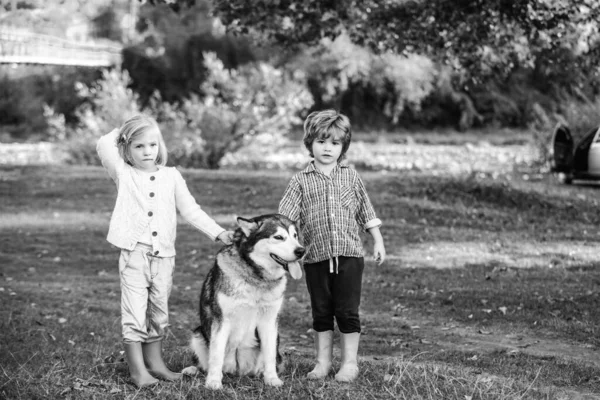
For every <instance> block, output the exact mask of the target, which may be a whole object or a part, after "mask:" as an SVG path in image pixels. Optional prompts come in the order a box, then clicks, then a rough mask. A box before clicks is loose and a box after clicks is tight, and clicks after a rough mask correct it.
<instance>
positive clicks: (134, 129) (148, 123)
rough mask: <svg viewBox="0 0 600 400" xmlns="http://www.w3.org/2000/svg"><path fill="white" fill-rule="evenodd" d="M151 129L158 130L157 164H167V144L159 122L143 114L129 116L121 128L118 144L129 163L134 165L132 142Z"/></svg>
mask: <svg viewBox="0 0 600 400" xmlns="http://www.w3.org/2000/svg"><path fill="white" fill-rule="evenodd" d="M149 129H156V131H157V132H158V156H157V157H156V164H157V165H162V166H164V165H166V164H167V146H166V145H165V141H164V139H163V136H162V132H161V131H160V128H159V126H158V123H156V121H155V120H154V118H151V117H148V116H146V115H141V114H140V115H136V116H135V117H131V118H129V119H128V120H127V121H125V122H124V123H123V125H121V127H120V128H119V138H118V139H117V146H118V148H119V154H120V155H121V157H123V160H125V162H127V164H129V165H133V160H132V159H131V152H130V146H131V142H132V141H133V139H134V138H135V137H137V136H138V135H141V134H142V133H144V132H146V131H148V130H149Z"/></svg>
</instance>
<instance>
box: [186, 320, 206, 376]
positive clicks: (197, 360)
mask: <svg viewBox="0 0 600 400" xmlns="http://www.w3.org/2000/svg"><path fill="white" fill-rule="evenodd" d="M190 349H191V350H192V353H193V356H192V360H193V361H194V364H195V365H196V366H197V367H198V368H200V369H202V370H203V371H206V370H207V369H208V346H207V344H206V340H204V337H203V336H202V329H201V327H200V326H198V327H197V328H196V329H194V331H193V332H192V337H191V338H190Z"/></svg>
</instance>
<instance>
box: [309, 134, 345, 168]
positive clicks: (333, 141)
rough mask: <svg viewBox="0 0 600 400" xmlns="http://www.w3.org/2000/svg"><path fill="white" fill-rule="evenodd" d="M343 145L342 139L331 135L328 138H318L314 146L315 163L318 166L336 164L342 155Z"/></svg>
mask: <svg viewBox="0 0 600 400" xmlns="http://www.w3.org/2000/svg"><path fill="white" fill-rule="evenodd" d="M342 145H343V143H342V139H341V138H338V137H336V136H334V135H329V137H328V138H323V137H319V138H316V139H315V141H314V142H313V144H312V152H313V156H314V159H315V163H316V164H317V165H318V166H330V165H331V164H336V163H337V162H338V160H339V158H340V155H341V154H342V147H343V146H342Z"/></svg>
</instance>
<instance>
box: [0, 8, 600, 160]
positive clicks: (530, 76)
mask: <svg viewBox="0 0 600 400" xmlns="http://www.w3.org/2000/svg"><path fill="white" fill-rule="evenodd" d="M11 3H12V2H7V1H2V2H0V7H3V8H4V9H5V10H8V11H10V12H6V13H4V14H2V15H0V23H3V24H4V23H10V24H12V25H17V26H35V27H36V30H38V31H39V32H43V33H48V34H55V35H63V36H64V35H66V36H71V37H73V38H76V37H79V36H85V38H86V40H92V39H93V40H112V41H117V42H120V43H122V44H123V45H124V49H123V65H122V66H121V68H117V69H116V70H115V71H117V72H115V71H112V72H101V71H92V70H89V69H72V70H69V69H52V68H40V67H20V68H19V71H18V72H15V71H14V69H10V68H0V85H1V86H2V89H3V90H2V91H1V94H0V129H1V132H4V134H3V135H2V134H0V138H2V140H9V141H10V140H21V141H23V140H39V139H54V140H59V139H57V138H66V139H67V140H71V139H72V140H73V141H75V142H77V141H79V142H80V143H82V142H84V141H85V140H91V138H89V137H87V136H85V134H84V133H83V132H84V131H85V130H86V129H88V133H89V134H93V135H95V134H98V132H99V131H98V130H94V129H91V130H89V128H88V124H89V119H90V118H92V117H91V116H90V113H93V112H94V110H95V109H96V108H97V107H99V106H98V104H95V105H94V104H92V103H94V102H96V103H102V102H103V101H101V100H99V99H96V98H93V96H92V97H90V96H89V95H82V94H81V92H80V91H79V89H80V88H81V85H84V86H86V87H98V86H102V85H103V84H104V83H101V82H100V81H98V79H100V78H101V77H102V78H101V79H104V80H106V78H107V77H108V76H112V75H110V74H115V73H116V74H121V72H118V71H120V70H122V71H126V72H127V78H126V79H124V80H123V81H122V82H121V84H122V85H125V86H126V88H128V89H131V90H132V94H131V99H129V100H127V101H130V102H132V103H131V104H130V105H129V108H125V110H129V109H132V110H136V112H149V113H157V116H158V117H159V118H161V119H164V121H170V122H168V124H167V126H166V128H168V129H169V131H172V132H178V133H176V134H174V135H175V136H177V139H178V140H181V141H182V142H183V143H186V145H185V146H183V147H182V148H181V149H177V150H176V149H175V148H173V160H174V161H175V160H176V161H177V162H178V163H183V164H185V165H190V166H191V165H204V166H210V167H217V166H218V163H219V161H218V160H220V159H221V158H222V157H223V155H224V154H226V153H228V152H231V151H233V150H235V149H237V148H239V147H240V146H247V145H250V142H248V141H247V140H246V139H243V140H242V139H239V138H242V137H243V138H247V137H252V136H255V134H256V133H257V132H258V133H264V134H266V135H272V134H273V131H277V134H278V135H281V134H286V133H289V132H290V131H292V130H293V129H294V127H295V125H294V124H295V123H296V122H298V118H301V117H302V116H303V115H305V114H306V113H307V112H309V111H311V110H313V109H320V108H324V107H335V108H338V109H340V110H341V111H343V112H344V113H346V114H348V115H349V116H350V117H351V119H352V121H353V123H354V126H355V127H356V128H357V129H359V130H372V129H376V130H378V131H381V132H385V131H394V130H399V129H419V130H422V129H433V128H439V127H442V128H455V129H457V130H460V131H466V130H469V129H472V128H503V127H511V128H525V129H531V128H532V127H535V129H536V132H540V133H541V134H540V135H539V137H540V140H541V141H545V140H547V137H546V136H547V132H549V131H550V130H551V129H552V127H553V126H554V124H555V123H556V122H557V121H559V120H566V121H567V122H568V123H569V124H570V125H572V128H573V129H572V130H573V131H575V132H579V131H585V130H587V129H589V128H590V127H591V126H593V125H595V124H597V123H598V118H597V116H596V115H597V107H596V106H597V104H598V101H597V98H598V94H599V93H598V91H599V87H600V86H599V76H598V72H599V68H600V64H599V56H598V55H599V54H600V45H599V41H598V38H599V33H598V28H597V26H596V23H595V21H596V19H597V17H598V14H599V12H600V11H599V8H600V6H599V5H598V4H596V3H597V2H593V1H589V0H576V1H574V2H573V1H566V0H547V1H543V2H541V1H534V0H527V1H522V2H508V1H505V0H460V1H449V0H437V1H433V0H420V1H403V0H366V1H355V0H342V1H335V2H334V1H321V2H306V1H298V0H296V1H292V0H278V1H249V0H233V1H221V0H214V1H209V0H196V1H193V0H185V1H181V0H178V1H159V0H156V1H150V2H145V3H144V4H142V3H141V2H137V3H136V2H132V1H126V0H116V1H113V2H108V1H100V2H94V4H93V5H91V4H89V2H84V1H77V0H71V1H58V0H53V1H48V2H41V1H33V0H31V1H26V0H22V1H19V2H18V9H17V10H11V9H10V4H11ZM132 5H135V9H136V12H135V14H132V10H133V8H132ZM133 15H135V18H134V19H135V21H133V22H134V25H131V23H132V18H133V17H132V16H133ZM132 26H133V28H135V29H131V27H132ZM207 53H212V54H216V57H217V59H218V60H219V62H216V61H215V60H212V61H211V60H208V62H207V60H206V59H205V54H207ZM211 68H216V70H215V71H211V70H210V69H211ZM107 74H108V75H107ZM224 76H226V77H227V80H228V82H229V83H230V84H231V85H233V83H234V82H235V87H239V88H252V89H251V94H249V95H247V96H246V97H245V98H244V101H250V102H258V103H257V104H262V103H261V101H263V100H264V99H269V98H271V99H272V98H273V95H274V94H276V95H277V98H280V99H281V104H277V105H273V104H272V103H273V100H265V101H266V102H267V106H266V107H267V108H268V109H269V108H270V110H271V111H269V112H270V113H274V114H272V115H279V114H277V113H278V112H279V111H276V110H278V109H280V110H281V109H285V110H287V112H289V113H291V114H290V115H289V116H288V118H287V120H288V122H287V123H286V124H285V125H279V126H278V128H277V129H267V128H264V123H263V122H264V121H263V122H260V121H258V120H256V118H257V117H256V115H254V114H255V111H251V110H250V108H251V107H249V106H248V104H249V103H244V102H243V101H242V102H240V101H238V98H237V97H236V96H240V95H241V96H244V94H243V93H242V92H241V91H240V92H236V91H235V90H234V91H233V92H232V86H228V85H225V84H223V82H219V81H218V79H217V78H218V77H224ZM299 77H301V78H299ZM267 81H272V82H269V83H265V82H267ZM283 81H285V82H283ZM259 82H263V83H259ZM287 85H289V86H287ZM298 85H302V86H303V88H302V89H300V87H299V86H298ZM78 88H79V89H78ZM279 88H286V89H289V90H290V92H289V94H290V95H291V94H293V93H302V95H301V96H300V98H299V100H298V102H297V103H292V102H291V100H290V98H287V97H286V95H287V94H288V93H287V92H285V93H284V92H281V91H276V92H272V90H276V89H279ZM306 93H310V96H312V101H311V100H308V97H306ZM282 96H283V97H282ZM269 102H271V103H269ZM282 107H283V108H282ZM257 109H263V106H259V107H258V108H257ZM192 110H193V111H192ZM114 111H115V113H117V114H116V115H114V116H113V117H112V121H122V120H123V118H124V117H125V115H123V114H122V115H119V114H118V112H119V108H115V110H114ZM582 114H583V115H585V117H582ZM211 115H212V117H211ZM234 115H236V116H235V117H234ZM576 115H577V116H576ZM61 116H62V117H61ZM216 116H218V117H216ZM61 118H62V120H64V123H62V125H64V132H63V133H60V132H59V133H57V129H58V130H59V131H60V126H61V122H60V121H61ZM94 118H96V119H98V120H100V121H103V120H104V117H102V116H96V117H94ZM178 118H184V120H182V121H177V119H178ZM261 118H264V119H265V121H266V120H269V118H271V117H267V116H265V115H262V116H261V117H260V118H259V119H261ZM253 119H254V120H253ZM249 121H253V122H252V123H250V122H249ZM57 123H58V125H57ZM111 123H112V122H111ZM165 123H166V122H165ZM117 124H118V123H117ZM101 125H102V123H99V126H101ZM180 130H181V132H180ZM179 132H180V133H179ZM84 137H85V138H86V139H84ZM200 145H201V147H202V149H203V150H202V151H201V152H193V151H191V150H190V149H192V148H198V147H199V146H200ZM186 149H187V150H186ZM83 153H85V151H83ZM192 153H195V154H192ZM84 159H87V156H86V157H82V159H81V160H79V161H83V160H84Z"/></svg>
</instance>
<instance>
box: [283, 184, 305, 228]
mask: <svg viewBox="0 0 600 400" xmlns="http://www.w3.org/2000/svg"><path fill="white" fill-rule="evenodd" d="M301 208H302V188H301V187H300V183H299V182H298V180H297V179H296V177H295V176H294V177H293V178H292V179H291V180H290V183H289V184H288V186H287V188H286V189H285V192H284V193H283V197H282V198H281V201H280V202H279V211H278V212H279V214H283V215H285V216H286V217H288V218H289V219H291V220H292V221H296V222H300V221H299V219H300V210H301Z"/></svg>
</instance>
